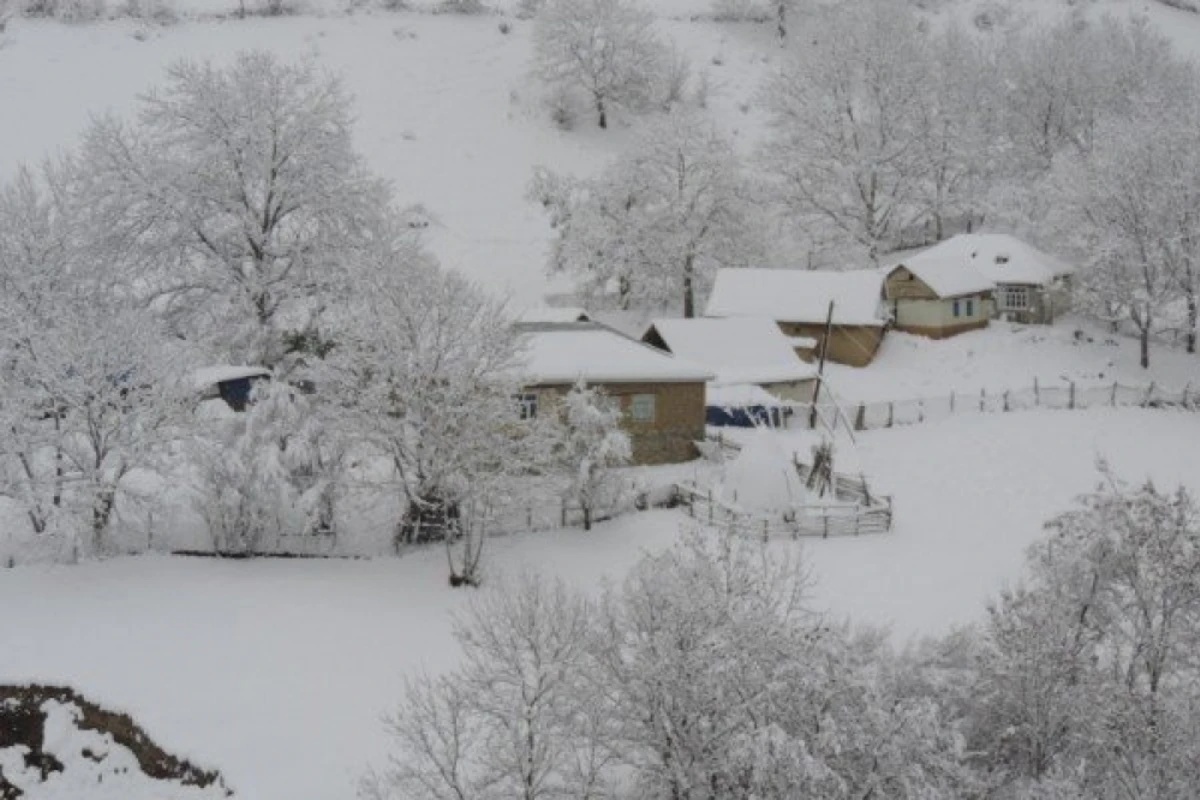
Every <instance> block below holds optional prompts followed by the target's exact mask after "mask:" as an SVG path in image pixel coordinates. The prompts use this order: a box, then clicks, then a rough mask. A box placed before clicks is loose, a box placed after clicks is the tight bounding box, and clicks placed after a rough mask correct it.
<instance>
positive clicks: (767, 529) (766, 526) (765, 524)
mask: <svg viewBox="0 0 1200 800" xmlns="http://www.w3.org/2000/svg"><path fill="white" fill-rule="evenodd" d="M770 524H771V521H770V520H769V519H764V520H763V534H762V536H763V541H764V542H769V541H771V528H770V527H769V526H770Z"/></svg>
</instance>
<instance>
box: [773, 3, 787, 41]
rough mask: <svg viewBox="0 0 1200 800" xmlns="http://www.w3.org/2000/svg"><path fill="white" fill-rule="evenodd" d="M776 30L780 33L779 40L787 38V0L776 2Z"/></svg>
mask: <svg viewBox="0 0 1200 800" xmlns="http://www.w3.org/2000/svg"><path fill="white" fill-rule="evenodd" d="M775 31H776V32H777V33H778V34H779V41H781V42H782V41H784V40H785V39H787V0H776V2H775Z"/></svg>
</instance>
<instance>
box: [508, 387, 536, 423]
mask: <svg viewBox="0 0 1200 800" xmlns="http://www.w3.org/2000/svg"><path fill="white" fill-rule="evenodd" d="M514 399H515V400H516V401H517V411H518V413H519V414H520V415H521V419H533V418H534V417H536V416H537V401H538V397H537V395H536V394H533V393H532V392H527V393H523V394H519V395H517V396H516V397H515V398H514Z"/></svg>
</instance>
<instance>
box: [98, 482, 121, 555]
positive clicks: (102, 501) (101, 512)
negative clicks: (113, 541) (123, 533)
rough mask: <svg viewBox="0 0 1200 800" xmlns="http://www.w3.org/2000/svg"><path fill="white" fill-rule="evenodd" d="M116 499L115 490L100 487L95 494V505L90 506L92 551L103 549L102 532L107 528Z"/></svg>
mask: <svg viewBox="0 0 1200 800" xmlns="http://www.w3.org/2000/svg"><path fill="white" fill-rule="evenodd" d="M115 501H116V490H114V489H112V488H104V489H101V490H100V491H99V492H98V493H97V494H96V501H95V505H93V506H92V553H93V554H98V553H101V552H102V551H103V545H104V532H105V531H106V530H107V529H108V521H109V520H110V519H111V518H112V510H113V503H114V502H115Z"/></svg>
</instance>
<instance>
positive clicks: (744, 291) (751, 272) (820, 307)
mask: <svg viewBox="0 0 1200 800" xmlns="http://www.w3.org/2000/svg"><path fill="white" fill-rule="evenodd" d="M831 304H832V306H833V316H832V324H831V326H830V330H829V335H828V336H826V320H827V319H828V318H829V312H830V305H831ZM705 316H708V317H766V318H767V319H771V320H773V321H774V322H775V324H776V325H778V326H779V329H780V330H781V331H783V333H784V335H785V336H787V337H789V338H791V339H793V340H794V342H793V344H794V349H795V350H796V353H797V355H799V356H801V357H808V358H813V359H815V358H819V357H820V356H821V355H822V354H824V355H825V356H826V357H827V358H828V359H829V360H831V361H836V362H837V363H839V364H848V365H850V366H853V367H864V366H866V365H867V364H870V363H871V361H872V360H873V359H874V358H875V353H876V352H878V350H879V345H880V344H881V343H882V342H883V336H884V333H885V332H886V330H887V315H886V311H885V307H884V304H883V276H882V275H881V274H880V273H879V272H878V271H877V270H849V271H846V272H833V271H830V270H801V269H757V268H748V269H721V270H718V271H717V277H716V280H715V281H714V283H713V289H712V293H711V294H710V295H709V300H708V307H707V309H706V311H705ZM812 342H815V347H812V346H810V345H811V343H812Z"/></svg>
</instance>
